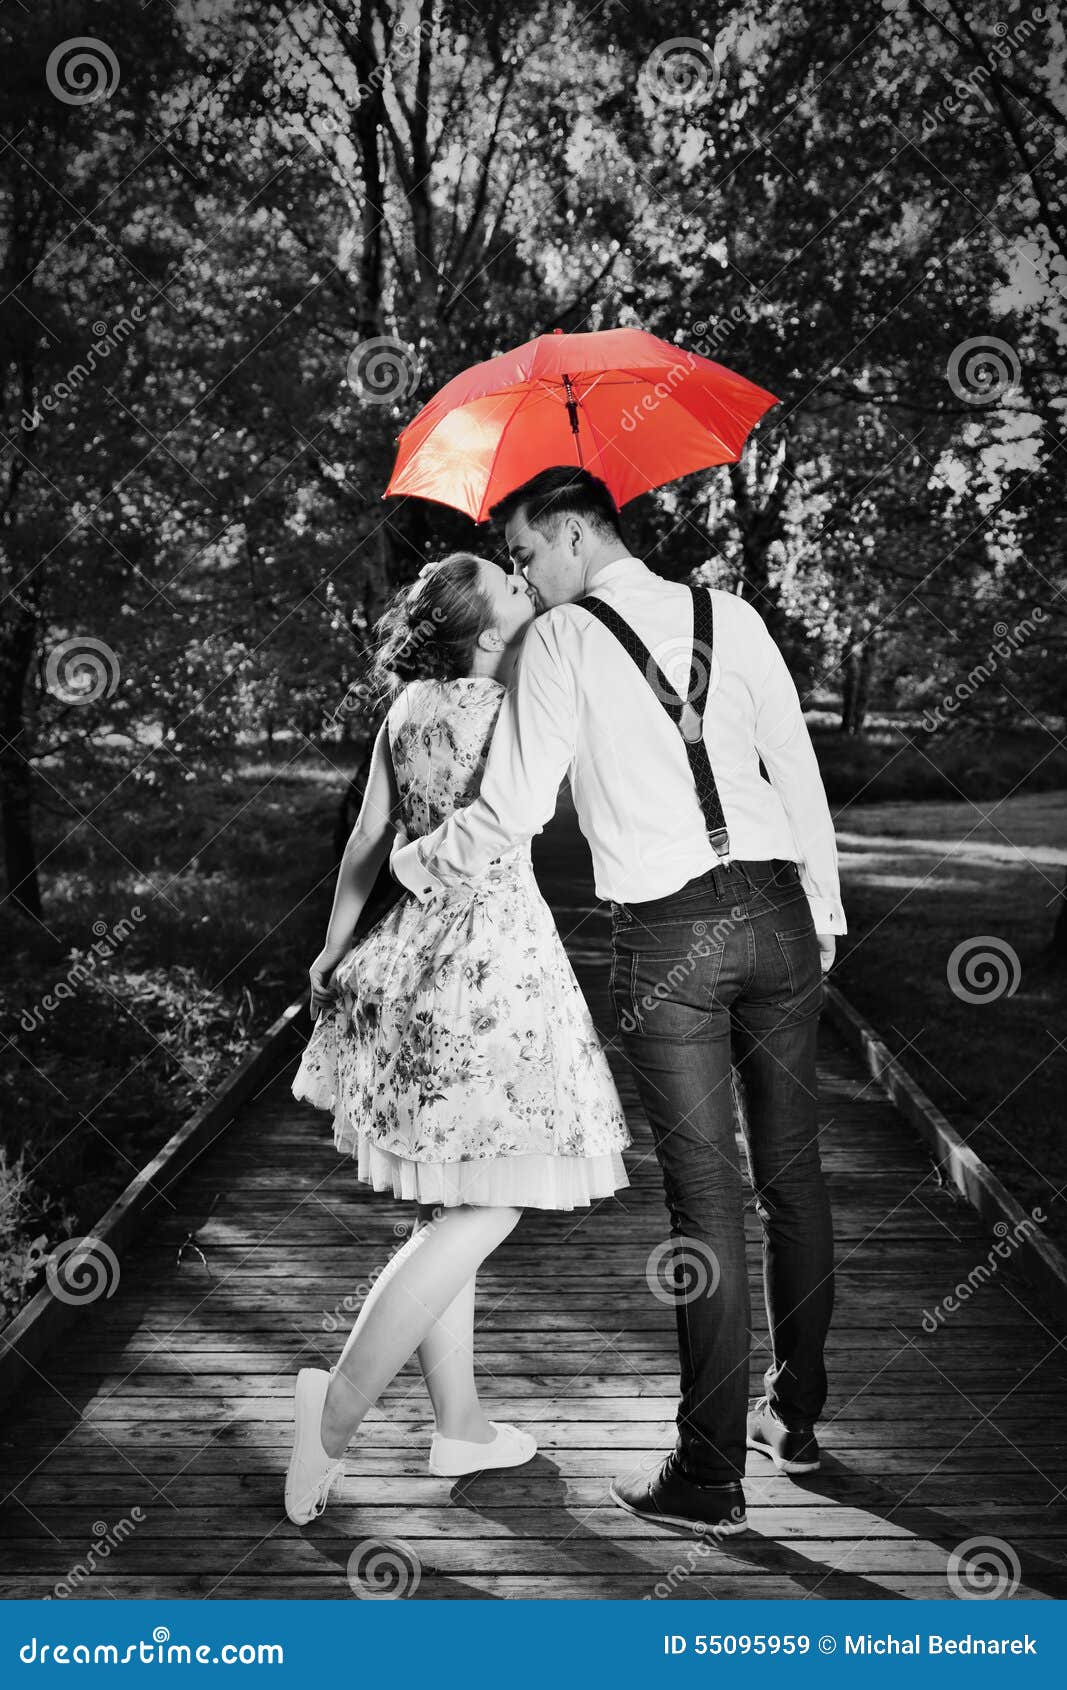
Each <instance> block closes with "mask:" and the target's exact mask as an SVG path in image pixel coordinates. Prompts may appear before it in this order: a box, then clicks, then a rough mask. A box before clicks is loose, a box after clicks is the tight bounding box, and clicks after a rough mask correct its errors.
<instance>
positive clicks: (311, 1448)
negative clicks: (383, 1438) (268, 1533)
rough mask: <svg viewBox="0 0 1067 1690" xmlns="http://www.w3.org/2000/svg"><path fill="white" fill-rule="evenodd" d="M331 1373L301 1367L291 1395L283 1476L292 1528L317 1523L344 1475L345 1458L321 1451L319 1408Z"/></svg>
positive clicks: (320, 1417) (287, 1509)
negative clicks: (290, 1428) (290, 1442)
mask: <svg viewBox="0 0 1067 1690" xmlns="http://www.w3.org/2000/svg"><path fill="white" fill-rule="evenodd" d="M333 1371H334V1370H333V1369H332V1368H331V1369H330V1372H329V1373H327V1372H326V1371H325V1369H324V1368H321V1367H302V1368H301V1369H300V1371H299V1373H298V1374H297V1376H296V1389H295V1391H294V1393H293V1453H292V1455H291V1457H290V1459H289V1471H288V1473H287V1474H286V1475H285V1512H286V1513H287V1514H288V1516H289V1518H290V1520H292V1522H293V1524H294V1526H306V1525H307V1523H308V1521H309V1520H317V1519H318V1517H319V1515H320V1514H321V1513H322V1511H323V1509H324V1508H325V1507H326V1504H327V1502H328V1501H329V1496H330V1491H331V1489H332V1488H333V1485H334V1483H335V1481H336V1480H337V1479H339V1478H340V1476H341V1474H342V1473H343V1472H344V1466H345V1463H344V1457H343V1456H339V1457H337V1458H336V1459H335V1458H334V1457H333V1456H331V1455H327V1453H326V1451H325V1450H324V1449H323V1447H322V1438H321V1436H320V1428H321V1426H322V1405H323V1403H324V1402H325V1400H326V1392H327V1391H328V1390H329V1387H330V1378H331V1375H332V1373H333Z"/></svg>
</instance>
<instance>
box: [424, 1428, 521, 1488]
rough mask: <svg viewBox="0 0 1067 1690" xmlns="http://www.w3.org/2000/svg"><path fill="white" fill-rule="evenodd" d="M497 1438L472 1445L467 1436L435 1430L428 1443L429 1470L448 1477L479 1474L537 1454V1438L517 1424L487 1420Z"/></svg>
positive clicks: (517, 1464)
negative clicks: (462, 1436) (445, 1435)
mask: <svg viewBox="0 0 1067 1690" xmlns="http://www.w3.org/2000/svg"><path fill="white" fill-rule="evenodd" d="M489 1424H490V1426H492V1427H493V1428H494V1430H495V1432H496V1437H495V1438H491V1439H490V1440H489V1442H488V1443H485V1444H475V1443H471V1442H470V1441H469V1440H468V1439H467V1438H445V1437H442V1435H441V1433H440V1432H435V1433H434V1435H433V1439H432V1441H431V1443H430V1472H431V1473H433V1474H434V1476H435V1477H436V1478H440V1479H451V1478H455V1477H456V1476H457V1474H460V1473H480V1472H481V1470H482V1468H483V1467H521V1466H522V1464H523V1462H525V1461H531V1460H532V1459H533V1457H534V1456H535V1455H536V1454H537V1439H536V1438H535V1437H533V1436H532V1435H531V1433H529V1432H523V1431H520V1429H519V1427H518V1426H508V1425H506V1424H505V1423H504V1422H503V1421H500V1420H490V1422H489Z"/></svg>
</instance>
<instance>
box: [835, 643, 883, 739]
mask: <svg viewBox="0 0 1067 1690" xmlns="http://www.w3.org/2000/svg"><path fill="white" fill-rule="evenodd" d="M874 646H875V642H874V640H873V639H872V638H870V637H868V638H866V639H861V640H859V641H857V642H855V643H854V644H853V645H852V646H850V647H849V650H848V652H847V653H846V655H845V660H844V663H843V664H842V670H843V673H844V677H845V681H844V689H843V696H842V701H841V730H842V732H843V733H847V734H853V735H855V736H857V737H858V736H859V735H860V734H862V733H863V730H864V727H865V726H866V722H867V710H868V707H869V704H870V696H871V687H872V685H873V683H874V675H875V667H876V665H875V650H874Z"/></svg>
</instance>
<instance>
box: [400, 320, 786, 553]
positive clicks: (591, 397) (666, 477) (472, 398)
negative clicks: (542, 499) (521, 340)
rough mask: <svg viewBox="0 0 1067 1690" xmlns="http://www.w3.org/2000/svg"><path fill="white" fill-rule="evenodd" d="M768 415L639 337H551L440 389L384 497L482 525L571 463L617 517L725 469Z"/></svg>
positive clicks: (710, 367)
mask: <svg viewBox="0 0 1067 1690" xmlns="http://www.w3.org/2000/svg"><path fill="white" fill-rule="evenodd" d="M777 403H778V400H777V398H776V396H775V395H774V394H773V393H768V392H767V390H766V389H765V388H762V387H757V386H756V385H755V384H754V383H753V382H751V381H746V379H745V377H744V376H739V375H736V374H735V373H734V371H733V370H728V369H727V368H726V367H725V365H723V364H716V363H713V362H712V360H711V359H710V358H702V357H700V356H699V354H697V353H695V352H687V351H685V350H684V348H682V347H680V346H671V345H670V344H669V343H668V342H667V341H665V340H657V338H656V336H655V335H651V334H646V333H645V331H644V330H643V329H602V330H600V331H599V333H596V334H564V333H563V331H562V330H561V329H556V331H555V333H553V334H543V335H538V337H537V339H536V340H529V341H527V342H526V344H525V346H519V347H516V349H515V350H514V351H513V352H504V353H501V354H500V356H499V357H497V358H489V359H487V360H486V362H485V363H484V364H475V365H473V366H472V368H471V369H469V370H464V371H463V372H462V373H461V374H460V375H458V376H455V377H454V378H453V379H452V381H450V382H447V383H446V384H445V386H444V387H442V389H441V391H440V393H437V394H435V395H434V397H433V398H432V399H431V400H430V402H429V404H428V405H424V406H423V408H422V410H421V411H420V412H419V414H418V416H417V417H415V419H414V420H413V421H412V422H410V423H409V424H408V426H407V428H405V429H404V431H403V433H402V434H401V435H400V436H399V450H398V452H397V457H396V463H395V464H394V466H393V473H392V476H391V478H390V481H389V485H388V487H387V488H386V490H385V492H386V496H388V495H389V494H408V495H411V496H414V497H415V498H419V499H433V500H434V501H436V503H438V504H442V505H451V506H452V507H453V509H455V510H460V511H465V512H466V514H467V515H468V516H470V517H473V518H474V520H475V522H484V521H485V519H486V517H487V516H488V514H489V510H490V508H491V506H493V505H494V504H495V503H496V502H497V500H498V499H502V498H503V497H504V495H505V494H506V493H510V492H511V490H512V489H513V488H515V487H518V486H519V485H520V483H521V482H523V481H526V480H528V479H529V477H530V476H531V475H536V473H537V471H538V470H541V469H547V468H548V467H549V465H551V464H570V463H572V464H580V465H582V466H584V468H586V469H587V470H590V471H591V472H592V474H593V475H598V476H599V477H600V478H601V480H602V481H605V482H606V483H607V485H608V487H609V488H610V489H611V491H612V493H613V495H614V497H615V500H616V503H617V504H620V505H624V504H626V502H627V500H629V499H636V498H637V496H638V494H639V493H647V492H648V490H649V488H651V487H662V486H663V485H664V483H665V482H668V481H676V480H677V479H678V477H679V476H682V475H689V474H691V473H692V471H693V470H697V469H708V468H710V467H711V466H712V465H713V464H725V463H734V462H736V460H737V459H738V458H739V457H740V455H741V449H742V447H743V446H744V444H745V441H746V440H747V439H748V436H749V434H750V433H751V431H752V429H753V428H754V427H755V425H756V423H757V422H758V421H759V419H760V417H762V416H763V414H764V412H765V411H767V410H769V409H770V407H771V406H772V405H776V404H777Z"/></svg>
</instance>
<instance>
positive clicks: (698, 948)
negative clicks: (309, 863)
mask: <svg viewBox="0 0 1067 1690" xmlns="http://www.w3.org/2000/svg"><path fill="white" fill-rule="evenodd" d="M492 516H493V518H494V520H496V521H497V522H501V523H503V524H504V525H505V535H506V539H507V544H508V549H509V551H510V554H511V558H512V560H513V562H514V564H515V566H516V567H517V568H518V569H520V570H521V571H522V572H523V574H524V575H525V576H526V579H527V581H528V583H529V585H530V586H531V588H532V589H533V590H534V592H535V594H536V595H537V598H538V600H539V601H540V602H541V604H543V605H544V606H546V607H547V609H546V610H545V613H544V614H543V615H541V616H539V617H538V618H537V619H536V620H535V621H534V622H533V623H532V624H531V627H530V630H529V632H528V634H527V636H526V639H525V642H524V644H523V648H522V652H521V655H520V658H519V663H518V666H517V669H516V673H515V677H514V679H513V682H512V685H511V687H510V689H509V692H508V695H507V696H506V698H505V700H504V702H503V704H502V706H501V712H500V717H499V719H498V722H497V727H496V730H495V733H494V737H493V741H492V745H491V747H490V751H489V757H488V761H487V765H486V769H485V772H484V775H483V779H482V785H481V789H480V794H479V796H478V798H477V799H476V800H475V802H474V803H473V804H471V805H469V806H468V807H467V808H466V809H463V810H459V811H457V812H456V813H455V814H454V815H453V816H451V817H450V818H449V819H448V820H447V821H446V822H444V823H443V824H442V825H441V826H440V827H439V828H437V829H436V830H435V832H433V833H431V834H428V835H427V836H426V837H425V838H423V839H419V840H415V841H413V842H411V843H409V844H407V845H403V846H401V847H399V848H396V849H394V856H393V872H394V874H395V875H396V877H397V879H398V880H400V881H401V883H402V884H403V885H406V886H407V887H408V888H409V889H410V890H411V891H412V892H414V893H415V895H416V896H417V897H419V898H423V899H425V898H427V897H430V896H433V895H434V894H436V893H438V892H440V891H442V890H443V889H445V888H451V887H454V886H455V885H457V884H462V883H463V882H466V881H469V880H472V879H476V878H477V876H478V874H479V873H480V872H481V871H482V870H483V869H484V868H485V867H486V865H487V864H488V863H489V862H490V861H492V860H493V859H494V858H495V857H498V856H500V855H501V854H502V853H503V852H505V851H506V850H508V849H510V848H511V847H513V846H514V845H516V844H517V843H519V842H520V841H521V840H524V839H527V838H530V837H532V835H533V834H535V833H538V832H539V831H540V830H541V829H542V828H543V827H544V825H545V823H546V822H547V821H548V820H549V819H550V817H551V816H552V814H553V812H554V810H555V806H556V797H557V792H558V789H559V785H560V782H561V780H562V778H563V776H564V775H565V774H569V776H570V783H571V788H572V792H573V796H574V803H575V807H576V810H577V814H578V820H579V824H580V826H581V828H582V831H583V833H584V834H585V836H586V838H587V840H588V841H589V846H590V849H591V852H592V857H593V867H594V874H595V882H596V891H597V895H598V896H599V897H601V898H604V899H610V900H611V905H612V930H613V931H612V949H613V956H612V998H613V1002H614V1007H615V1010H616V1014H617V1016H618V1021H619V1029H620V1036H621V1043H622V1048H623V1051H624V1053H625V1055H626V1057H627V1058H628V1060H629V1061H630V1062H631V1063H632V1065H633V1068H634V1071H635V1075H636V1080H637V1085H638V1089H639V1092H640V1096H641V1100H642V1104H643V1106H644V1109H645V1112H646V1114H647V1116H648V1120H649V1124H650V1126H651V1129H652V1133H653V1137H654V1141H655V1146H656V1152H657V1155H658V1157H659V1161H660V1165H661V1168H662V1172H663V1182H664V1190H665V1195H666V1200H667V1206H668V1210H669V1213H670V1219H671V1232H672V1236H673V1240H674V1247H675V1261H676V1265H677V1264H679V1263H680V1265H681V1266H682V1268H683V1270H684V1271H685V1272H686V1273H687V1274H688V1276H689V1278H690V1280H691V1281H692V1283H693V1284H695V1286H696V1289H695V1291H694V1290H692V1289H691V1290H690V1291H688V1292H686V1291H677V1290H676V1293H675V1304H676V1314H677V1328H678V1346H679V1358H680V1369H681V1400H680V1402H679V1407H678V1437H677V1442H676V1445H675V1448H674V1450H673V1451H672V1452H671V1453H670V1454H669V1455H668V1456H667V1457H666V1459H665V1460H664V1462H663V1463H662V1465H661V1467H660V1468H659V1470H658V1472H657V1473H656V1475H655V1476H654V1477H653V1478H652V1479H651V1480H650V1479H648V1478H647V1477H644V1478H641V1479H633V1478H629V1477H627V1478H618V1479H616V1481H615V1483H614V1485H613V1486H612V1496H613V1498H614V1500H615V1501H616V1502H617V1503H618V1504H619V1505H620V1506H621V1507H623V1508H626V1509H628V1510H629V1511H630V1512H632V1513H635V1514H640V1515H642V1516H644V1517H646V1518H648V1519H652V1520H655V1521H659V1522H662V1523H664V1524H673V1525H682V1526H687V1527H690V1528H691V1529H694V1530H698V1531H705V1532H713V1533H715V1534H716V1535H728V1534H730V1533H732V1532H735V1531H741V1530H744V1529H745V1527H746V1524H747V1522H746V1519H745V1503H744V1492H743V1488H742V1483H741V1481H742V1479H743V1476H744V1470H745V1450H746V1441H747V1444H748V1446H749V1447H752V1448H756V1449H759V1450H761V1451H763V1452H764V1453H765V1454H768V1455H770V1456H771V1458H772V1459H773V1461H774V1463H775V1466H776V1468H777V1469H778V1470H779V1471H784V1472H810V1471H812V1470H813V1469H814V1468H816V1467H817V1466H818V1464H819V1451H818V1444H817V1441H816V1437H815V1431H814V1427H815V1422H816V1420H817V1419H818V1417H819V1414H820V1413H821V1411H822V1408H823V1405H824V1403H825V1399H826V1389H827V1387H826V1374H825V1370H824V1366H823V1345H824V1340H825V1337H826V1332H827V1329H828V1326H829V1322H830V1315H831V1310H832V1306H833V1235H832V1226H831V1218H830V1209H829V1203H828V1200H827V1196H826V1191H825V1187H824V1185H823V1179H822V1172H821V1167H820V1161H819V1147H818V1124H817V1118H816V1107H817V1097H816V1073H815V1048H816V1037H817V1029H818V1015H819V1009H820V1005H821V997H822V976H823V973H824V972H825V970H826V969H828V968H829V967H830V966H831V964H832V962H833V959H834V950H835V941H836V936H837V934H839V933H844V932H845V931H846V925H845V916H844V911H843V909H842V906H841V901H840V887H839V881H838V868H837V851H836V844H835V840H834V830H833V823H832V820H831V817H830V813H829V808H828V805H827V802H826V794H825V791H824V789H823V784H822V780H821V777H820V774H819V768H818V764H817V762H816V759H815V753H814V751H813V749H812V745H811V740H810V738H809V735H808V731H807V727H806V724H805V722H804V718H803V715H802V713H801V708H800V701H799V699H798V696H797V691H796V688H795V686H794V684H793V682H792V679H791V677H790V675H789V672H788V669H787V668H786V665H785V662H784V660H783V658H782V655H781V652H780V651H779V650H778V647H777V646H776V645H775V643H774V641H773V639H772V638H771V636H770V634H769V633H768V631H767V628H766V625H765V624H764V622H763V619H762V618H761V617H760V615H759V613H758V612H757V611H756V610H755V609H754V608H753V607H752V606H751V605H749V604H747V603H746V602H745V601H744V600H743V599H741V598H738V597H736V596H735V595H733V594H731V593H727V592H722V591H718V590H715V591H713V592H712V593H711V596H710V601H708V600H705V601H704V602H703V604H702V603H701V601H700V599H699V592H703V591H705V590H704V589H700V590H698V592H697V593H694V592H693V590H691V589H690V588H688V587H686V586H684V585H681V584H677V583H671V582H668V581H665V580H664V579H663V578H662V577H660V576H658V575H656V574H654V573H653V572H652V571H651V570H650V569H648V568H647V567H646V566H645V564H644V563H642V562H641V561H640V560H639V559H637V558H635V557H632V556H630V554H629V552H628V551H627V548H626V546H625V544H624V542H623V539H622V535H621V531H620V527H619V519H618V512H617V510H616V508H615V504H614V501H613V500H612V498H611V495H610V493H609V492H608V489H607V488H606V487H605V486H604V484H603V483H602V482H600V481H598V480H597V479H596V478H595V477H593V476H591V475H588V474H587V473H586V472H585V471H576V470H574V469H568V468H558V469H548V470H545V471H543V472H542V473H541V474H540V475H537V476H535V477H534V478H533V480H531V481H529V482H527V483H525V485H524V486H522V487H520V488H518V489H517V491H516V492H514V493H512V494H510V495H509V496H508V498H507V499H505V500H503V501H502V503H501V504H500V505H498V506H497V507H495V509H494V511H493V512H492ZM587 596H588V598H589V599H590V600H591V604H592V607H590V605H588V604H587V605H583V604H581V603H579V602H576V601H580V600H582V599H583V598H586V597H587ZM612 613H614V617H613V615H612ZM711 615H713V625H712V631H713V649H711V650H708V649H703V648H702V645H703V644H711V642H710V641H707V642H701V641H699V640H697V641H696V646H695V645H694V627H695V623H696V619H697V617H698V616H699V617H700V619H701V620H700V626H701V627H704V626H705V625H706V623H707V620H708V617H709V616H711ZM602 618H603V620H602ZM633 635H636V636H637V641H638V644H636V645H634V642H633V639H632V636H633ZM624 641H628V642H629V643H630V644H631V645H632V646H633V649H631V650H628V649H627V645H626V644H624V643H623V642H624ZM698 648H699V649H698ZM635 657H637V658H638V660H639V664H640V666H638V663H635V661H634V659H635ZM641 668H643V669H644V673H642V672H641ZM680 677H689V679H684V678H682V679H681V680H680ZM671 697H674V698H675V703H676V705H678V706H684V708H680V709H679V710H678V711H677V713H676V715H674V716H672V715H671V714H670V713H668V709H667V708H666V707H665V705H666V703H667V702H668V701H669V699H670V698H671ZM701 712H702V715H701ZM760 758H762V759H763V763H764V765H765V767H766V769H767V771H768V774H769V777H770V778H769V780H768V779H766V778H765V777H764V776H763V774H762V773H761V771H760V767H759V760H760ZM694 771H696V774H695V773H694ZM701 771H703V775H702V774H701ZM713 840H714V843H713ZM731 1045H732V1053H733V1056H734V1059H735V1060H736V1064H737V1069H738V1073H739V1075H740V1078H741V1081H742V1083H743V1086H744V1093H745V1101H746V1109H745V1111H744V1113H745V1116H746V1117H747V1119H746V1121H745V1123H744V1130H745V1141H746V1150H747V1155H748V1162H749V1172H750V1176H751V1179H752V1184H753V1188H754V1190H755V1193H756V1208H757V1212H758V1214H759V1217H760V1220H761V1222H762V1225H763V1229H764V1282H765V1291H766V1298H767V1314H768V1323H769V1330H770V1340H771V1350H772V1357H771V1362H770V1365H769V1366H768V1368H767V1370H766V1373H765V1375H764V1385H765V1390H766V1396H765V1397H762V1398H761V1399H760V1400H759V1402H758V1403H757V1404H756V1407H755V1408H754V1409H753V1411H752V1412H751V1413H748V1414H747V1417H746V1411H747V1407H748V1362H749V1343H750V1331H749V1326H750V1313H751V1310H750V1299H749V1289H748V1273H747V1267H746V1261H745V1247H744V1226H743V1202H744V1192H743V1186H742V1179H741V1171H740V1167H739V1163H738V1156H737V1144H736V1138H735V1129H734V1114H733V1099H732V1086H731ZM675 1283H676V1285H677V1281H676V1282H675Z"/></svg>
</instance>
